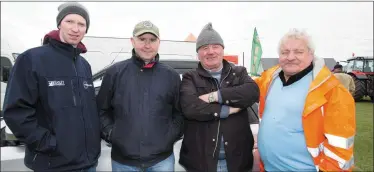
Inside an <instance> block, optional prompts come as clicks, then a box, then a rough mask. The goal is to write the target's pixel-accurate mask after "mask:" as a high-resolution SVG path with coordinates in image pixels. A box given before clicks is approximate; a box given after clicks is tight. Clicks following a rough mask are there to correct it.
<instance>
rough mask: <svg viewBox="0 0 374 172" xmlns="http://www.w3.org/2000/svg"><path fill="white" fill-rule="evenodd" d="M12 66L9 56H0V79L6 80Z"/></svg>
mask: <svg viewBox="0 0 374 172" xmlns="http://www.w3.org/2000/svg"><path fill="white" fill-rule="evenodd" d="M11 68H12V62H11V61H10V59H9V58H7V57H4V56H1V69H0V70H1V81H2V82H7V81H8V77H9V73H10V69H11Z"/></svg>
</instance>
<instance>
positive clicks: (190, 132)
mask: <svg viewBox="0 0 374 172" xmlns="http://www.w3.org/2000/svg"><path fill="white" fill-rule="evenodd" d="M196 51H197V53H198V57H199V60H200V63H199V65H198V68H197V69H196V70H193V71H189V72H187V73H185V74H184V75H183V79H182V85H181V91H180V92H181V93H180V94H181V106H182V111H183V114H184V115H185V117H186V118H185V119H186V120H185V130H184V138H183V142H182V148H181V152H180V160H179V162H180V164H181V165H183V166H184V167H185V169H186V170H187V171H201V172H203V171H232V172H242V171H249V170H251V169H252V166H253V154H252V149H253V145H254V138H253V135H252V132H251V128H250V125H249V123H248V122H249V119H248V116H249V115H248V107H250V106H251V105H253V103H255V102H257V101H258V99H259V94H260V93H259V88H258V86H257V84H256V83H255V82H254V81H253V80H252V79H251V77H249V76H248V73H247V70H246V69H245V68H244V67H242V66H234V65H232V64H230V63H229V62H227V61H226V60H224V59H223V55H224V43H223V40H222V38H221V36H220V35H219V33H218V32H217V31H215V30H214V29H213V27H212V24H211V23H209V24H207V25H206V26H205V27H204V29H203V30H202V31H201V33H200V34H199V36H198V38H197V42H196Z"/></svg>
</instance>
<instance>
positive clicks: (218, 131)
mask: <svg viewBox="0 0 374 172" xmlns="http://www.w3.org/2000/svg"><path fill="white" fill-rule="evenodd" d="M230 72H231V66H230V68H229V72H228V73H227V75H226V76H225V77H224V78H223V79H221V82H220V83H219V85H218V83H217V81H216V79H214V82H215V83H216V86H217V90H219V88H221V86H222V82H223V81H224V80H225V79H226V78H227V77H228V76H229V74H230ZM220 128H221V120H218V128H217V135H216V145H215V146H214V151H213V158H214V155H215V154H216V150H217V146H218V141H219V133H220Z"/></svg>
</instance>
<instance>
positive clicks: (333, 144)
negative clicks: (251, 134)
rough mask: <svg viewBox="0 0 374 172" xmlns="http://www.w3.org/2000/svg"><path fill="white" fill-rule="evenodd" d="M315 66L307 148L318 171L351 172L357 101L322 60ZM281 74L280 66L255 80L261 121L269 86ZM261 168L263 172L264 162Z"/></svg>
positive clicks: (307, 117) (306, 121)
mask: <svg viewBox="0 0 374 172" xmlns="http://www.w3.org/2000/svg"><path fill="white" fill-rule="evenodd" d="M313 63H314V68H313V81H312V83H311V85H310V87H309V91H308V95H307V98H306V100H305V105H304V110H303V114H302V123H303V128H304V134H305V140H306V145H307V149H308V151H309V153H310V154H311V156H312V157H313V159H314V164H315V166H316V169H317V171H318V170H321V171H351V170H352V168H353V164H354V159H353V143H354V136H355V133H356V119H355V113H356V112H355V102H354V100H353V97H352V96H351V94H350V93H349V92H348V90H347V89H345V88H344V86H343V85H342V84H341V83H340V82H339V80H338V79H337V78H336V77H335V76H334V75H333V74H332V73H331V72H330V71H329V69H328V68H327V67H325V65H324V60H323V59H315V60H314V62H313ZM280 71H281V68H280V67H279V66H278V65H277V66H275V67H272V68H270V69H268V70H266V71H264V72H263V73H262V75H261V77H259V78H257V79H256V80H255V81H256V83H257V84H258V86H259V88H260V103H259V115H260V120H261V118H262V115H263V113H264V108H265V106H266V96H267V93H268V91H269V86H270V85H271V82H272V81H273V80H274V78H275V77H277V76H278V74H279V72H280ZM260 125H261V122H260ZM269 142H276V140H269ZM258 144H261V143H258ZM290 154H292V150H290ZM260 169H261V171H264V165H263V163H262V161H261V163H260Z"/></svg>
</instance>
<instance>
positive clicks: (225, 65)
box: [196, 59, 233, 78]
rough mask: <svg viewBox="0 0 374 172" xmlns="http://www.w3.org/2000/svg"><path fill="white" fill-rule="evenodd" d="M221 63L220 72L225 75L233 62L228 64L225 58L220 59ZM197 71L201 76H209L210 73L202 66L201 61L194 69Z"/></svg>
mask: <svg viewBox="0 0 374 172" xmlns="http://www.w3.org/2000/svg"><path fill="white" fill-rule="evenodd" d="M222 63H223V68H222V74H221V75H223V76H225V75H227V74H228V73H229V72H230V69H231V68H232V67H233V64H230V63H229V62H228V61H226V60H225V59H223V60H222ZM196 71H197V73H198V74H199V75H201V76H204V77H207V78H211V77H212V75H210V73H209V72H208V71H206V70H205V69H204V67H203V66H202V65H201V62H199V65H198V67H197V69H196Z"/></svg>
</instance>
